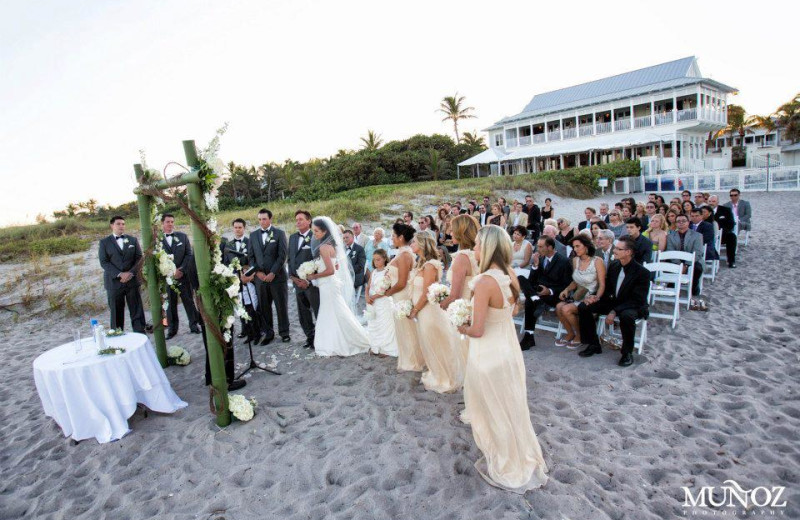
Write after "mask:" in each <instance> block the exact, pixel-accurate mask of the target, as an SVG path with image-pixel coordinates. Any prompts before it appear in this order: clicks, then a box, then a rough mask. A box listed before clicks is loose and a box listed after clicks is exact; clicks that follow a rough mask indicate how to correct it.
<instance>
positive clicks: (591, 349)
mask: <svg viewBox="0 0 800 520" xmlns="http://www.w3.org/2000/svg"><path fill="white" fill-rule="evenodd" d="M602 353H603V349H602V348H600V345H589V346H588V347H586V348H585V349H583V350H581V351H580V352H578V355H579V356H580V357H591V356H594V355H595V354H602Z"/></svg>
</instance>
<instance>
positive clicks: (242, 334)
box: [236, 331, 247, 339]
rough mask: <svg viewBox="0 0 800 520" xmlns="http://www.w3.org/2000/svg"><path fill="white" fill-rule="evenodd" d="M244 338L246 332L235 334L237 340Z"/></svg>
mask: <svg viewBox="0 0 800 520" xmlns="http://www.w3.org/2000/svg"><path fill="white" fill-rule="evenodd" d="M245 336H247V333H246V332H244V331H242V332H240V333H239V334H237V335H236V337H237V338H239V339H242V338H244V337H245Z"/></svg>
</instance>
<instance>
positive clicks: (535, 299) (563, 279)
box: [518, 236, 572, 350]
mask: <svg viewBox="0 0 800 520" xmlns="http://www.w3.org/2000/svg"><path fill="white" fill-rule="evenodd" d="M536 247H537V252H536V254H534V255H533V259H532V260H533V268H532V269H531V272H530V275H529V276H528V277H527V278H526V277H523V276H519V277H518V279H519V285H520V288H521V289H522V292H523V293H524V294H525V335H524V336H523V337H522V341H520V347H522V350H528V349H529V348H531V347H533V346H535V345H536V341H535V340H534V338H533V333H534V330H535V328H536V319H537V318H538V317H539V316H541V315H542V312H544V309H545V307H544V306H545V305H546V306H550V307H555V306H556V305H558V302H559V301H560V300H559V299H558V295H559V294H560V293H561V291H563V290H564V289H566V287H567V286H568V285H569V284H570V283H572V264H570V262H569V260H568V259H567V258H566V257H565V256H564V255H561V254H559V253H557V252H556V250H555V247H556V244H555V240H553V238H552V237H547V236H545V237H541V238H539V240H538V241H537V242H536Z"/></svg>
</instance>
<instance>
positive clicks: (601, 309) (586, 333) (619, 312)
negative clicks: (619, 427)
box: [578, 237, 650, 367]
mask: <svg viewBox="0 0 800 520" xmlns="http://www.w3.org/2000/svg"><path fill="white" fill-rule="evenodd" d="M634 247H635V244H634V242H633V239H632V238H631V237H622V238H620V239H619V240H617V242H616V244H615V245H614V256H615V258H616V260H615V261H613V262H611V264H609V266H608V272H607V273H606V284H605V292H604V293H603V295H602V296H600V297H598V296H587V297H586V299H584V300H583V302H582V303H581V304H580V305H578V326H579V327H580V334H581V341H582V342H583V344H585V345H587V347H586V348H585V349H583V350H582V351H581V352H580V353H579V354H578V355H579V356H581V357H589V356H593V355H594V354H600V353H601V352H602V351H603V350H602V348H601V347H600V338H598V337H597V322H596V320H595V317H594V315H595V314H605V315H606V318H605V320H606V324H607V325H611V324H612V323H614V319H615V318H619V328H620V332H621V333H622V357H621V358H620V360H619V366H623V367H627V366H630V365H632V364H633V341H634V338H635V336H636V320H637V319H639V318H647V315H648V309H647V294H648V292H649V291H650V271H648V270H647V269H646V268H644V267H643V266H641V265H640V264H639V263H637V262H635V261H634V260H633V255H634Z"/></svg>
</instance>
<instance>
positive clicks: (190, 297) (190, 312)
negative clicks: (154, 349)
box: [161, 231, 200, 333]
mask: <svg viewBox="0 0 800 520" xmlns="http://www.w3.org/2000/svg"><path fill="white" fill-rule="evenodd" d="M172 235H173V236H172V245H171V246H170V245H169V242H168V241H167V237H166V236H164V237H162V238H161V245H162V247H163V248H164V251H166V252H167V253H169V254H171V255H173V259H172V260H173V261H174V262H175V267H177V268H178V269H180V270H181V272H183V274H184V276H183V277H182V278H181V279H180V280H175V281H176V282H177V284H178V290H179V292H180V296H181V302H182V303H183V309H184V310H185V311H186V317H187V318H188V319H189V328H191V329H192V330H199V328H198V326H199V322H200V314H199V313H198V312H197V307H195V305H194V291H193V287H192V283H191V276H192V272H193V271H194V253H193V252H192V245H191V244H190V243H189V237H187V236H186V233H181V232H180V231H175V232H174V233H172ZM167 293H168V295H169V296H168V300H169V308H168V309H167V323H168V324H169V332H170V333H177V332H178V322H179V320H178V293H176V292H175V291H168V292H167Z"/></svg>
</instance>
